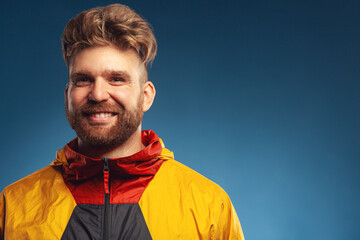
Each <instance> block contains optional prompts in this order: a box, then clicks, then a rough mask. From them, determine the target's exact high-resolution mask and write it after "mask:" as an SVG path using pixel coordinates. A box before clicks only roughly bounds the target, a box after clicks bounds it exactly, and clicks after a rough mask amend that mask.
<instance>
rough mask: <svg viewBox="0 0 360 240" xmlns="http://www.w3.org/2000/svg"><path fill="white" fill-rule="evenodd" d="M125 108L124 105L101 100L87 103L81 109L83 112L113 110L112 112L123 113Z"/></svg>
mask: <svg viewBox="0 0 360 240" xmlns="http://www.w3.org/2000/svg"><path fill="white" fill-rule="evenodd" d="M124 110H125V109H124V107H123V106H121V105H118V104H110V103H108V102H100V103H86V104H84V105H83V106H81V108H80V109H79V111H80V112H81V113H85V114H88V113H93V112H111V113H121V112H123V111H124Z"/></svg>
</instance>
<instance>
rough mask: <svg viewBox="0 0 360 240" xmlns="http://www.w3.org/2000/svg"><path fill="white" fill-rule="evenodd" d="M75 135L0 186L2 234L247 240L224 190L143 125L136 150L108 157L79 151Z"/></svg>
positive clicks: (6, 236) (11, 236)
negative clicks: (141, 145) (49, 159)
mask: <svg viewBox="0 0 360 240" xmlns="http://www.w3.org/2000/svg"><path fill="white" fill-rule="evenodd" d="M144 139H145V140H144ZM75 142H76V140H75V141H72V142H70V143H69V144H68V145H66V146H65V147H64V148H63V149H61V150H59V151H58V152H57V158H56V160H55V161H54V162H53V163H52V164H51V165H50V166H47V167H45V168H43V169H41V170H39V171H37V172H35V173H33V174H31V175H29V176H27V177H25V178H23V179H21V180H19V181H17V182H15V183H13V184H11V185H10V186H8V187H6V188H5V189H4V190H3V192H2V193H1V198H0V239H160V240H161V239H164V240H165V239H166V240H168V239H191V240H193V239H241V240H243V239H244V236H243V233H242V230H241V227H240V223H239V220H238V217H237V215H236V212H235V210H234V208H233V206H232V204H231V201H230V199H229V197H228V196H227V194H226V193H225V192H224V191H223V190H222V189H221V188H220V187H219V186H218V185H216V184H215V183H213V182H211V181H210V180H208V179H206V178H205V177H203V176H202V175H200V174H198V173H196V172H195V171H193V170H191V169H190V168H188V167H186V166H184V165H182V164H181V163H179V162H177V161H175V160H174V159H173V153H172V152H170V151H169V150H167V149H166V148H164V147H163V144H162V142H161V140H159V139H158V137H157V136H156V134H155V133H154V132H152V131H144V132H143V142H146V143H148V144H147V146H146V148H145V149H144V150H142V151H141V152H139V153H137V154H134V155H133V156H130V157H127V158H121V159H111V160H109V161H108V162H106V161H102V160H99V159H90V158H87V157H86V156H83V155H81V154H78V153H76V151H73V149H72V148H71V144H75ZM154 156H155V157H154ZM144 159H145V160H144ZM105 162H106V163H105ZM107 164H108V165H107ZM105 165H106V166H108V167H109V170H108V168H107V167H105ZM84 169H85V170H84Z"/></svg>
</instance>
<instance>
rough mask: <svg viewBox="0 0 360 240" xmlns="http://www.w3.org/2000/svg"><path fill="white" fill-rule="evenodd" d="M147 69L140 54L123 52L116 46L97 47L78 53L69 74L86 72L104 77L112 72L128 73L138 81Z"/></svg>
mask: <svg viewBox="0 0 360 240" xmlns="http://www.w3.org/2000/svg"><path fill="white" fill-rule="evenodd" d="M143 68H145V66H144V64H143V63H142V61H141V59H140V57H139V56H138V54H137V53H136V52H135V51H134V50H132V49H128V50H122V49H119V48H117V47H114V46H96V47H90V48H86V49H84V50H81V51H80V52H78V53H77V54H76V55H75V56H74V58H73V60H72V61H71V63H70V64H69V74H70V75H71V74H73V73H76V72H86V73H89V74H91V75H94V76H97V75H103V73H106V72H110V71H122V72H127V73H128V74H129V75H130V76H131V77H132V78H136V79H138V78H139V77H140V74H141V72H142V70H143Z"/></svg>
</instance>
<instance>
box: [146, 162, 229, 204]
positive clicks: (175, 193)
mask: <svg viewBox="0 0 360 240" xmlns="http://www.w3.org/2000/svg"><path fill="white" fill-rule="evenodd" d="M146 191H147V192H148V193H153V192H154V193H155V192H156V193H157V194H166V198H170V197H171V198H172V199H174V200H175V199H179V198H178V197H180V196H179V195H181V197H180V199H182V200H184V199H187V200H189V202H201V203H204V204H206V205H212V204H216V203H217V204H220V205H221V204H222V203H224V202H226V203H229V198H228V195H227V194H226V192H225V191H224V190H223V189H222V188H221V187H220V186H219V185H218V184H216V183H214V182H213V181H211V180H209V179H208V178H206V177H204V176H203V175H201V174H200V173H198V172H196V171H195V170H193V169H191V168H189V167H187V166H185V165H184V164H182V163H180V162H178V161H176V160H173V159H172V160H168V161H165V162H164V163H163V164H162V166H161V167H160V169H159V171H158V172H157V174H156V175H155V177H154V179H153V180H152V181H151V183H150V184H149V186H148V188H147V190H146ZM151 195H153V194H151ZM183 203H184V202H183Z"/></svg>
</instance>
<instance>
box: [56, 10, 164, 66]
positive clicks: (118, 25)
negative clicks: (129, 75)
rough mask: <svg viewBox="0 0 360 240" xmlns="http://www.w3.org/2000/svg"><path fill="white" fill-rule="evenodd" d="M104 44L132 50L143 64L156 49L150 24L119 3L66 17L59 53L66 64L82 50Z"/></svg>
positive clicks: (149, 60)
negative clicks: (61, 53) (67, 18)
mask: <svg viewBox="0 0 360 240" xmlns="http://www.w3.org/2000/svg"><path fill="white" fill-rule="evenodd" d="M106 45H114V46H117V47H119V48H120V49H123V50H126V49H130V48H132V49H134V50H135V51H136V52H137V54H138V55H139V57H140V59H141V60H142V61H143V63H144V64H145V67H147V65H148V64H151V63H152V61H153V60H154V58H155V55H156V49H157V44H156V39H155V36H154V34H153V31H152V27H151V25H150V24H149V23H148V22H147V21H146V20H145V19H143V18H142V17H141V16H140V15H139V14H137V13H136V12H134V11H133V10H131V9H130V8H129V7H127V6H125V5H121V4H112V5H109V6H105V7H96V8H92V9H89V10H87V11H83V12H81V13H79V14H78V15H77V16H76V17H74V18H72V19H70V21H69V22H68V24H67V25H66V27H65V29H64V32H63V35H62V52H63V57H64V60H65V62H66V65H67V66H69V64H70V62H71V61H72V59H73V57H74V56H75V55H76V54H77V53H78V52H79V51H81V50H82V49H85V48H89V47H94V46H106Z"/></svg>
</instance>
